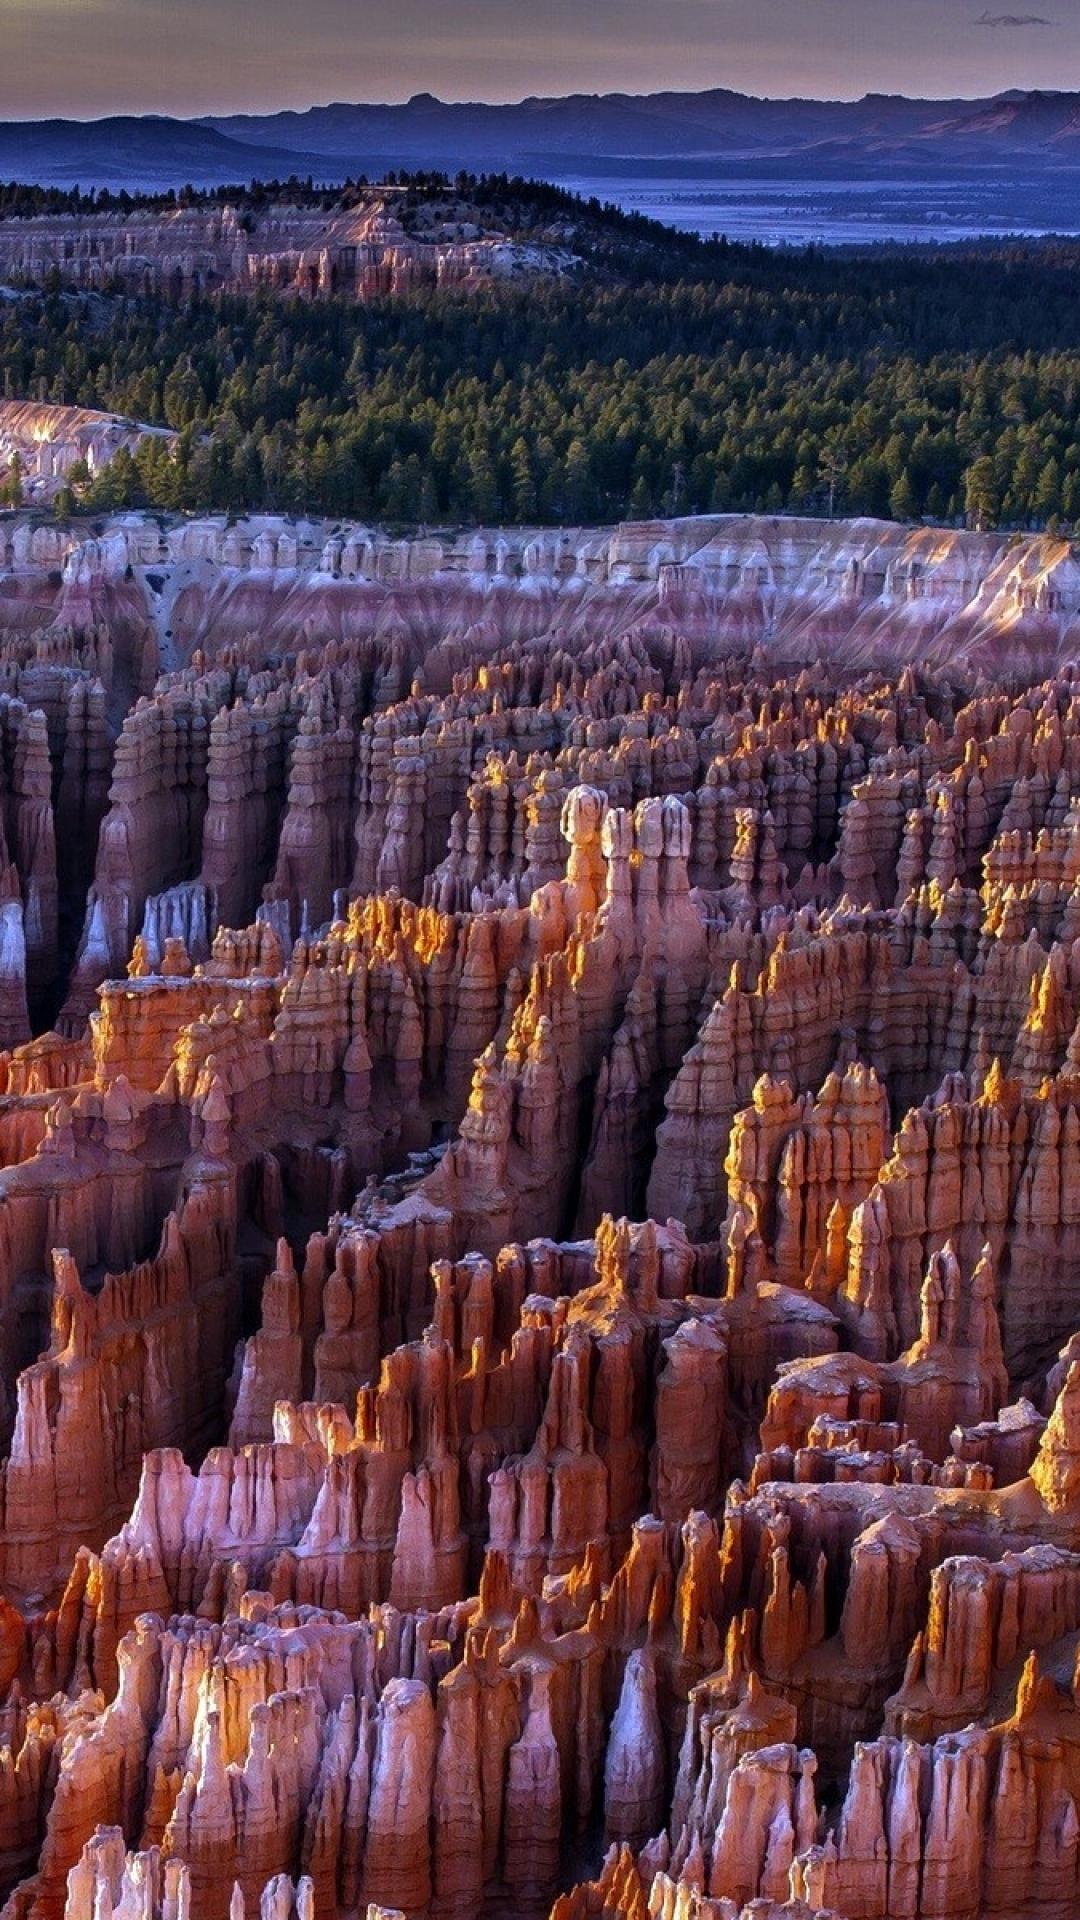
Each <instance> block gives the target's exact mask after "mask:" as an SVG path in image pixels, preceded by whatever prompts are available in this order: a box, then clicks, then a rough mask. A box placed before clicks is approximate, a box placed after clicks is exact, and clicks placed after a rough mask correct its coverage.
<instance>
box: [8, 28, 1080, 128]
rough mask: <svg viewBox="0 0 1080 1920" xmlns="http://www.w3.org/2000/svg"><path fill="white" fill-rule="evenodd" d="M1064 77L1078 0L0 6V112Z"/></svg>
mask: <svg viewBox="0 0 1080 1920" xmlns="http://www.w3.org/2000/svg"><path fill="white" fill-rule="evenodd" d="M710 86H730V87H737V88H740V89H742V90H745V91H747V92H752V93H761V94H770V95H774V96H781V97H783V96H787V95H791V94H812V95H816V96H820V97H828V98H852V97H856V96H858V95H859V94H862V93H865V92H871V91H872V92H887V93H918V94H926V95H932V96H934V97H940V96H943V95H953V94H957V95H973V94H982V93H988V92H995V91H997V90H999V89H1002V88H1005V87H1051V88H1059V87H1073V86H1080V0H1029V4H1028V5H1025V4H1023V0H1020V3H1019V4H1017V0H990V5H989V6H986V7H984V6H983V5H982V4H981V0H0V117H2V118H4V119H34V118H38V117H42V116H47V115H52V114H65V115H73V116H75V117H78V118H80V119H92V118H95V117H96V116H98V115H100V114H107V113H178V114H187V115H194V114H201V113H225V112H234V111H235V112H239V111H255V112H259V111H264V110H271V109H273V108H276V107H298V108H303V107H308V106H313V105H317V104H322V103H324V102H326V101H328V100H386V101H393V100H405V99H408V97H409V95H410V94H412V93H417V92H424V91H429V92H432V93H436V94H438V95H439V97H440V98H441V99H444V100H517V99H520V98H522V97H523V96H525V95H527V94H552V93H570V92H608V91H613V90H627V91H634V92H649V91H653V90H655V89H658V88H662V87H685V88H698V87H710Z"/></svg>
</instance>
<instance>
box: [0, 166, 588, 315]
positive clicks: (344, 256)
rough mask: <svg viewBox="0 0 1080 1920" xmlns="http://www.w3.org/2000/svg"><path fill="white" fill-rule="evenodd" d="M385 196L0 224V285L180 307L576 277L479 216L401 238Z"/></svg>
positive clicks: (555, 250) (556, 252) (460, 215)
mask: <svg viewBox="0 0 1080 1920" xmlns="http://www.w3.org/2000/svg"><path fill="white" fill-rule="evenodd" d="M400 211H401V208H400V206H399V194H398V191H397V190H396V189H395V188H393V187H378V188H372V189H371V190H370V191H369V192H367V193H366V194H365V195H363V196H362V197H361V198H360V200H359V202H358V204H356V205H355V206H352V207H345V206H337V207H335V208H333V209H332V210H330V211H326V210H324V209H323V208H322V207H320V206H301V205H290V204H289V203H288V202H280V201H279V202H274V203H272V204H268V205H264V206H261V207H253V208H247V209H244V208H242V207H240V206H237V205H229V204H224V205H215V206H209V207H197V206H192V207H177V208H174V209H171V210H166V211H164V212H163V211H162V210H161V209H160V208H156V209H154V210H153V211H151V212H146V211H145V210H142V209H139V208H136V209H134V210H132V211H129V212H127V213H123V212H116V213H78V214H35V215H33V216H31V217H28V218H12V219H7V220H4V219H0V278H2V279H3V280H5V281H9V282H10V281H15V282H19V283H21V282H23V281H28V282H30V283H31V284H32V285H41V284H43V283H49V282H50V281H56V282H57V283H58V284H60V285H62V286H65V287H73V288H76V289H78V290H80V291H83V292H94V291H100V290H107V291H111V290H112V289H114V288H119V289H120V290H121V291H123V292H125V293H133V294H148V293H154V294H157V295H163V296H164V297H165V298H166V299H175V300H182V299H188V298H190V297H191V296H192V295H194V294H198V293H220V292H225V293H250V292H253V291H254V290H256V289H257V288H267V289H269V290H270V291H271V292H273V293H281V294H287V295H291V296H293V297H296V296H299V297H300V298H302V299H323V298H326V297H328V296H329V295H331V294H335V295H341V296H345V297H349V298H352V299H355V300H367V299H371V298H372V297H374V296H376V295H380V294H388V293H404V292H408V291H409V290H411V289H413V288H416V287H429V288H435V287H455V288H465V289H468V288H471V287H475V286H482V285H484V284H487V283H490V282H491V281H493V280H509V279H513V278H515V277H520V276H526V277H531V276H535V275H537V274H544V275H552V274H554V275H562V274H565V273H568V272H570V271H572V270H573V269H575V268H576V267H578V266H580V264H581V263H580V259H579V258H578V257H577V256H576V255H575V254H574V252H573V250H572V248H571V247H569V246H568V245H567V244H566V243H565V239H564V238H560V237H556V238H554V239H553V240H550V241H548V240H544V239H540V240H539V241H523V240H520V239H517V238H516V237H515V235H514V233H513V232H512V231H503V230H500V229H499V228H498V227H497V226H496V225H495V224H493V222H492V221H491V218H490V215H489V216H487V218H486V219H485V220H484V221H483V224H482V225H481V224H478V222H479V221H480V220H481V219H482V216H481V215H480V214H479V213H478V211H477V209H476V208H473V207H469V206H467V205H465V206H461V207H458V208H457V210H456V212H457V217H456V218H455V217H451V216H452V215H453V214H454V211H455V210H454V208H453V206H452V204H448V205H447V206H445V207H444V208H443V209H442V211H441V213H440V210H439V207H438V205H435V206H433V207H431V208H428V209H426V210H425V209H424V208H422V207H421V208H419V209H416V210H414V212H413V214H412V216H411V219H410V226H409V230H408V231H407V230H406V228H405V226H403V224H402V221H401V219H400V218H399V213H400Z"/></svg>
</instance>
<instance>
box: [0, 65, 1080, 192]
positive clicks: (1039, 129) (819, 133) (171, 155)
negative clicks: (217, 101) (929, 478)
mask: <svg viewBox="0 0 1080 1920" xmlns="http://www.w3.org/2000/svg"><path fill="white" fill-rule="evenodd" d="M400 167H406V168H439V169H446V170H449V171H451V172H453V171H455V170H457V169H458V168H461V167H464V168H467V169H469V170H470V171H489V172H491V171H504V170H505V171H508V172H512V173H524V174H528V175H533V176H536V177H547V178H551V179H556V180H558V179H563V180H565V179H569V178H574V179H575V180H578V181H581V182H587V181H588V179H589V178H590V177H594V178H601V177H608V178H610V177H612V176H617V175H620V174H626V175H629V174H640V173H642V172H646V171H647V172H649V173H651V174H662V175H668V176H670V177H672V178H678V177H680V176H688V175H690V174H693V175H694V176H696V177H698V178H700V177H704V176H713V177H715V178H717V179H722V178H724V177H731V176H733V175H739V174H746V173H750V172H752V173H754V174H758V175H770V174H775V175H777V176H779V175H784V176H787V177H789V178H790V177H791V176H792V174H793V173H794V172H796V171H797V172H798V174H799V176H800V177H801V178H815V179H828V178H829V177H830V176H838V175H841V174H851V173H856V174H859V175H865V176H868V177H871V176H874V175H879V176H883V175H885V174H891V173H896V172H898V171H899V172H909V171H910V172H913V173H917V174H919V173H925V174H926V175H928V176H930V175H939V176H940V175H942V174H944V173H948V172H957V171H960V172H965V173H966V172H968V171H969V170H970V171H973V172H976V173H985V174H987V175H989V176H995V175H1007V174H1015V173H1016V172H1017V171H1022V172H1024V173H1028V172H1030V173H1032V174H1041V175H1045V174H1055V175H1057V176H1058V177H1059V178H1060V177H1061V176H1062V175H1068V174H1069V173H1071V172H1072V171H1073V170H1074V169H1076V170H1080V93H1030V92H1009V93H1002V94H997V95H994V96H993V97H991V98H988V99H983V100H909V99H906V98H904V97H903V96H902V95H888V94H867V95H866V97H865V98H864V99H862V100H854V101H844V100H760V99H755V98H753V97H751V96H749V95H746V94H741V93H733V92H730V91H728V90H727V89H724V88H713V89H711V90H709V91H708V92H704V93H651V94H624V93H607V94H571V95H568V96H567V97H566V98H564V99H527V100H522V101H519V102H518V103H517V104H515V105H512V106H490V105H485V104H483V103H472V102H460V103H457V102H447V101H443V100H437V99H436V98H435V97H434V96H433V95H432V94H417V95H416V96H415V97H414V98H413V99H412V100H410V101H408V102H407V103H406V104H405V105H403V106H367V105H346V104H339V105H333V106H326V107H312V108H310V109H309V110H308V111H307V112H305V113H297V112H289V113H272V114H232V115H228V116H225V117H221V118H217V117H215V118H207V119H201V120H179V119H171V118H166V117H146V118H141V117H117V118H112V119H107V120H94V121H75V120H35V121H26V122H15V121H6V122H0V178H3V179H18V180H24V181H34V182H38V183H40V184H42V185H56V186H70V185H74V184H76V183H77V184H79V185H81V186H83V187H90V186H108V187H113V188H118V187H122V186H127V187H129V188H138V187H143V188H152V187H166V186H182V185H183V184H185V182H191V184H192V185H196V186H211V185H216V184H220V183H222V182H232V181H240V180H249V179H252V178H257V177H258V178H263V179H266V178H270V177H272V176H274V175H277V176H279V177H280V176H283V175H287V174H289V173H293V172H298V173H301V174H308V173H310V174H312V175H314V176H315V178H316V179H318V180H320V181H325V182H327V183H330V182H334V181H338V180H341V179H342V178H344V176H345V175H346V174H353V175H355V174H358V173H366V174H368V175H369V176H370V177H375V176H378V175H382V174H384V173H385V172H387V171H388V170H389V169H391V168H400Z"/></svg>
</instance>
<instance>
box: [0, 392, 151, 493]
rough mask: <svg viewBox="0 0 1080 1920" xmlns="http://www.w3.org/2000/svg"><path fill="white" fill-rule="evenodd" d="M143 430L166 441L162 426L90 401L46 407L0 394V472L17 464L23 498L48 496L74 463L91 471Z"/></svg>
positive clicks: (134, 440)
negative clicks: (147, 424)
mask: <svg viewBox="0 0 1080 1920" xmlns="http://www.w3.org/2000/svg"><path fill="white" fill-rule="evenodd" d="M147 435H152V436H153V437H154V438H156V439H160V440H163V441H165V442H166V443H171V442H172V440H173V438H174V436H173V435H172V434H171V433H169V432H168V431H167V429H166V428H164V427H144V426H140V425H139V424H138V423H137V422H136V421H134V420H125V419H123V418H122V417H121V416H120V415H119V414H115V413H97V412H95V411H94V409H93V408H91V407H51V406H46V405H44V404H39V403H37V402H36V401H32V400H0V477H2V476H4V475H5V474H8V475H10V474H11V473H12V471H13V470H14V469H15V468H16V466H17V471H18V474H19V479H20V492H21V496H22V498H23V499H24V500H26V501H28V502H41V501H50V500H54V499H55V498H56V496H57V494H58V493H59V491H60V489H61V488H62V487H63V486H65V485H67V483H68V478H69V475H70V474H71V472H72V469H73V468H75V467H76V466H79V467H85V469H86V471H87V473H89V474H90V476H91V477H93V476H94V475H95V474H97V473H99V472H100V471H101V470H102V468H104V467H107V466H108V464H109V462H110V460H112V459H113V458H114V457H115V455H116V454H118V453H119V452H120V450H121V448H124V449H125V450H126V451H127V452H129V453H132V452H134V450H135V448H136V447H137V446H138V444H139V442H140V440H142V439H144V438H145V437H146V436H147Z"/></svg>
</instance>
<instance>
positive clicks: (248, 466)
mask: <svg viewBox="0 0 1080 1920" xmlns="http://www.w3.org/2000/svg"><path fill="white" fill-rule="evenodd" d="M511 184H513V183H511ZM503 186H504V190H505V191H506V192H509V191H510V188H509V187H508V186H506V183H503ZM530 191H537V190H530ZM544 191H545V192H546V191H548V190H544ZM550 192H551V195H552V203H550V204H549V203H546V202H543V201H541V200H534V202H533V203H531V206H530V219H532V220H536V221H540V220H547V221H548V222H550V221H551V220H552V219H555V218H557V217H558V216H559V214H560V212H561V211H565V204H564V203H566V201H567V196H560V195H558V194H557V192H556V190H554V189H552V190H550ZM571 204H573V203H571ZM590 218H591V220H592V222H593V230H592V246H591V252H590V265H589V267H588V269H587V270H586V271H585V272H584V274H581V275H579V276H578V277H577V278H576V279H572V280H567V281H557V280H550V281H539V282H533V283H530V284H527V285H520V284H519V285H516V286H514V287H512V288H499V287H495V286H493V287H491V288H490V289H487V290H484V291H481V292H475V291H472V292H455V293H437V294H432V293H431V292H426V293H418V294H416V295H415V296H399V297H393V298H386V299H382V300H377V301H375V302H373V303H371V304H368V305H364V306H357V305H355V304H352V303H348V302H343V301H326V302H321V303H314V304H303V303H300V302H292V301H289V302H283V301H281V300H280V299H275V298H273V297H272V296H269V295H267V296H259V297H255V298H242V297H238V296H231V295H230V296H225V295H222V296H216V297H206V298H200V299H196V300H194V301H192V302H190V303H189V304H187V305H186V306H184V307H183V308H182V309H178V308H175V307H171V306H169V305H168V304H166V303H165V302H164V301H158V300H154V299H149V298H146V299H138V300H134V299H130V298H121V297H120V296H118V295H116V296H109V295H106V296H104V297H101V296H96V297H94V298H82V297H79V296H76V295H73V294H63V293H60V292H58V291H55V290H54V291H51V292H48V293H44V294H42V293H24V294H23V295H22V296H21V297H19V298H18V299H14V298H12V299H6V300H4V301H3V302H2V303H0V379H2V382H3V391H4V393H5V394H6V395H9V396H14V397H18V398H29V399H35V400H47V401H53V402H60V403H75V404H78V405H82V406H89V407H102V408H107V409H110V410H114V411H117V412H121V413H125V414H129V415H131V416H133V417H135V418H138V419H141V420H144V421H147V422H151V423H154V424H166V425H169V426H171V427H174V428H176V429H177V430H178V431H179V433H180V436H181V438H180V443H179V449H178V452H177V455H176V457H175V458H173V457H170V455H169V454H168V452H167V450H166V448H165V446H164V445H163V444H162V443H161V442H153V441H148V442H146V443H144V445H143V446H142V447H141V449H140V451H139V452H138V454H137V455H136V456H135V457H134V458H132V457H131V456H121V457H120V458H119V459H118V460H117V461H116V462H114V464H113V466H112V467H111V468H110V469H109V470H108V471H107V472H106V474H105V475H104V476H103V477H101V478H100V479H99V480H97V481H96V482H95V483H94V485H93V486H92V487H83V488H81V489H80V491H81V493H82V497H83V499H84V502H85V504H87V505H88V506H92V507H95V508H101V507H110V506H124V505H143V504H146V505H152V506H159V507H162V508H170V509H185V508H191V509H211V508H212V509H218V510H228V509H236V510H240V509H244V508H254V507H267V508H274V509H278V510H283V511H299V510H307V511H313V512H319V513H324V514H330V515H339V514H341V515H345V514H348V515H356V516H360V517H365V516H378V517H379V518H381V519H384V520H389V521H391V522H398V521H400V522H402V523H415V522H420V523H424V522H428V523H431V522H435V521H445V520H453V521H460V522H473V521H475V522H493V523H498V522H507V521H533V520H541V521H552V522H557V521H566V522H570V523H580V522H583V521H593V520H607V519H611V518H616V517H621V516H625V515H627V514H631V515H646V514H652V513H676V512H693V511H708V510H714V511H721V510H725V511H726V510H729V509H746V510H768V511H778V510H781V509H789V510H803V511H816V512H821V511H828V510H833V511H835V512H837V513H840V512H844V513H867V514H891V515H893V516H894V517H896V518H899V519H916V518H919V517H928V518H932V519H935V520H944V521H956V522H959V521H961V520H966V521H968V522H969V523H971V524H978V525H1002V526H1015V527H1023V528H1026V527H1034V526H1047V525H1050V526H1059V525H1060V526H1063V527H1068V528H1069V529H1070V530H1071V529H1072V528H1073V527H1074V526H1075V525H1076V524H1077V522H1080V428H1078V412H1080V301H1078V299H1077V285H1078V268H1080V247H1078V246H1077V245H1076V244H1074V243H1072V242H1068V241H1060V242H1056V243H1050V244H1043V245H1031V246H1025V245H1021V244H1016V245H1007V244H1002V245H999V246H996V247H984V248H977V249H970V250H943V251H942V252H941V253H940V254H937V255H932V256H926V255H918V254H907V253H903V252H882V253H880V254H875V255H870V256H855V257H845V256H842V255H839V254H837V253H831V252H825V251H821V250H817V251H808V252H805V253H783V252H779V253H777V252H770V251H768V250H766V249H763V248H755V247H738V246H727V245H723V244H720V245H716V244H714V245H708V246H705V245H701V244H700V243H697V242H695V241H692V240H690V239H689V238H687V237H685V236H666V237H663V236H665V234H666V230H664V229H658V228H656V227H654V226H653V225H652V224H651V223H649V222H633V221H615V220H612V219H611V218H610V217H609V216H608V215H607V214H606V213H604V214H603V215H602V214H601V210H600V209H595V211H590ZM70 504H71V503H70V500H69V499H68V500H65V502H64V508H65V509H66V508H67V507H69V506H70Z"/></svg>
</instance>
